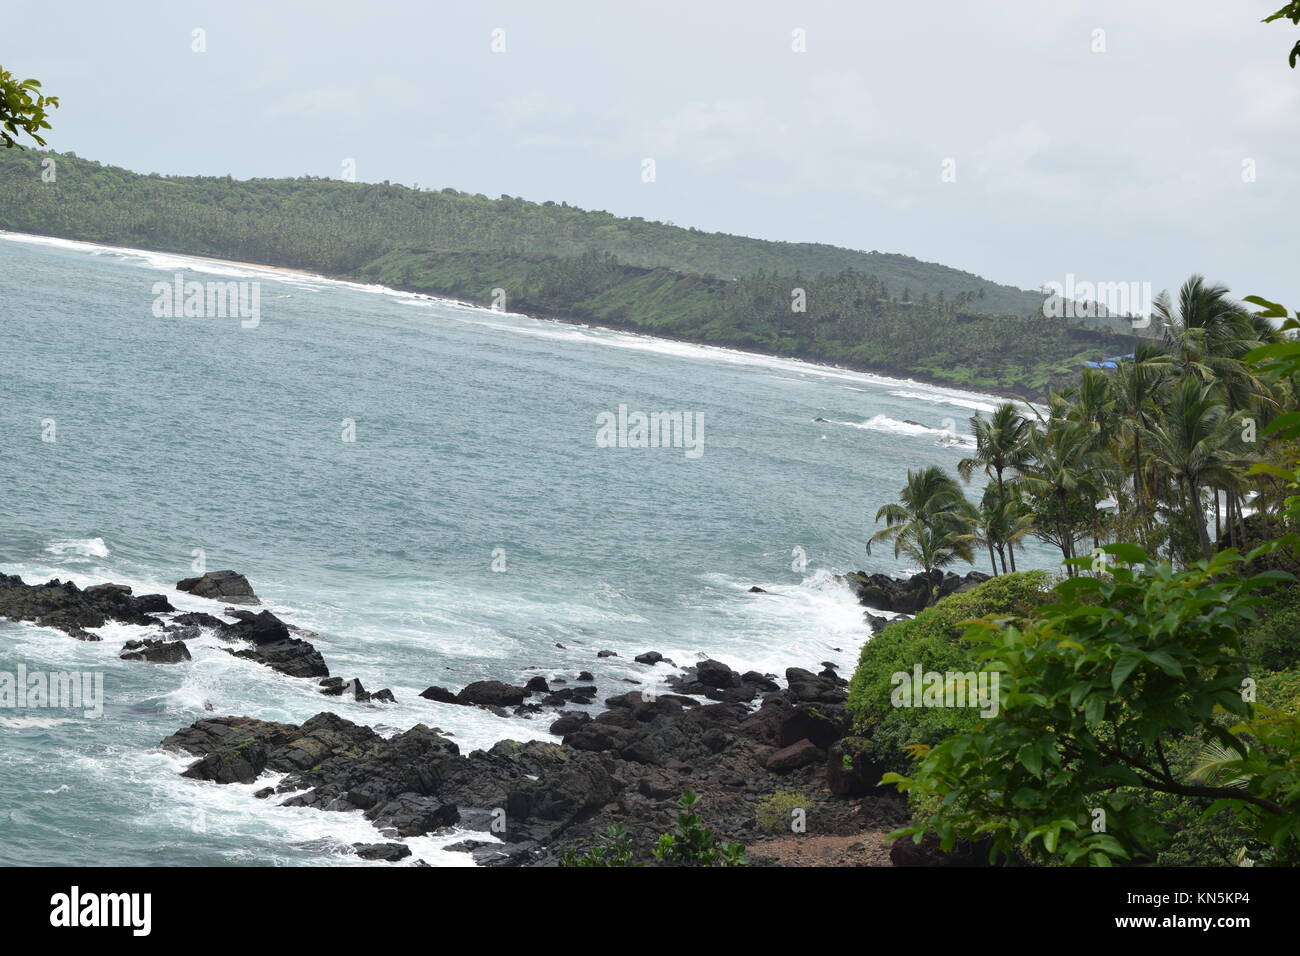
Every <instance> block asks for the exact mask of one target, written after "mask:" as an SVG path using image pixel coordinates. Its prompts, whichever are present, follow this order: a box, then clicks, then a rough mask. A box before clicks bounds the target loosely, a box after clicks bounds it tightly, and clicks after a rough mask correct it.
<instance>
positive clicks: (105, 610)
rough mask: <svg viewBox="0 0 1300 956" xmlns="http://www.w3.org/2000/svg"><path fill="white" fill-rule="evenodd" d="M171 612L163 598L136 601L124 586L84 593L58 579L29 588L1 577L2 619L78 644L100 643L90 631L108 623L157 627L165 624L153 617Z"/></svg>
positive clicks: (100, 587) (15, 579)
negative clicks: (59, 633) (45, 629)
mask: <svg viewBox="0 0 1300 956" xmlns="http://www.w3.org/2000/svg"><path fill="white" fill-rule="evenodd" d="M170 610H173V608H172V606H171V605H170V604H169V603H168V602H167V599H166V598H165V597H163V596H162V595H160V594H146V595H142V596H141V597H134V596H132V593H131V589H130V588H129V587H127V586H126V585H124V584H98V585H95V586H93V587H89V588H86V589H85V590H84V591H83V590H81V589H80V588H79V587H77V585H76V584H74V583H73V582H71V581H66V582H64V581H59V580H58V579H57V578H56V579H54V580H52V581H49V582H47V583H45V584H32V585H29V584H25V583H24V582H23V580H22V578H20V577H18V576H17V575H8V574H0V616H3V617H7V618H10V619H12V620H15V621H33V622H35V623H36V624H38V625H40V626H42V627H52V628H57V629H58V630H61V631H63V632H64V633H65V634H68V635H70V636H72V637H75V638H77V639H78V640H83V641H98V640H99V637H98V636H96V635H94V634H92V633H90V632H89V631H88V630H87V628H96V627H103V626H104V624H105V623H106V622H108V621H118V622H121V623H123V624H138V625H144V626H153V627H157V626H159V625H160V624H161V623H162V622H161V621H159V620H158V619H157V618H156V617H153V616H152V615H153V614H156V613H159V612H162V611H170Z"/></svg>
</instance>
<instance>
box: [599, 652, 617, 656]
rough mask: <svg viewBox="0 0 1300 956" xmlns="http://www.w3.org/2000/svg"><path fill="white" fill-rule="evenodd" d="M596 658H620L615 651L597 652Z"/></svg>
mask: <svg viewBox="0 0 1300 956" xmlns="http://www.w3.org/2000/svg"><path fill="white" fill-rule="evenodd" d="M596 656H597V657H618V654H616V653H615V652H614V651H597V652H596Z"/></svg>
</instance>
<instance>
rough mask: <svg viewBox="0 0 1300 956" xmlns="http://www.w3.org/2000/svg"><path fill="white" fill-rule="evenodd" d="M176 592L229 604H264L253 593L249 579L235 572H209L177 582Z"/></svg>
mask: <svg viewBox="0 0 1300 956" xmlns="http://www.w3.org/2000/svg"><path fill="white" fill-rule="evenodd" d="M176 590H178V591H185V592H187V593H189V594H193V595H194V596H195V597H201V598H210V599H211V600H214V601H225V602H227V603H229V604H261V603H262V602H261V601H260V600H258V597H257V595H256V594H254V593H253V588H252V587H251V586H250V585H249V583H248V578H246V577H244V576H243V575H242V574H237V573H235V572H234V571H209V572H208V573H207V574H204V575H201V576H200V577H197V578H185V579H184V580H181V581H177V582H176Z"/></svg>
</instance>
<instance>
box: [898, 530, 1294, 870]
mask: <svg viewBox="0 0 1300 956" xmlns="http://www.w3.org/2000/svg"><path fill="white" fill-rule="evenodd" d="M1105 550H1106V553H1108V554H1110V555H1111V556H1112V557H1113V558H1114V559H1115V560H1116V561H1117V562H1119V564H1117V565H1116V566H1113V567H1112V570H1111V573H1110V575H1108V576H1104V577H1088V576H1082V577H1077V578H1074V579H1072V580H1070V581H1067V582H1064V583H1062V584H1060V585H1058V586H1057V589H1056V590H1057V594H1058V595H1059V597H1060V600H1059V601H1058V602H1056V603H1054V604H1050V605H1047V606H1045V607H1044V608H1042V609H1040V611H1039V612H1038V613H1037V614H1036V615H1035V616H1034V618H1033V619H1032V620H1031V621H1030V622H1029V623H1028V624H1027V625H1022V624H1018V623H1016V622H1013V621H1008V620H1005V619H1002V620H999V619H996V618H989V619H985V620H983V621H981V622H977V623H976V624H974V625H972V627H971V629H970V630H969V631H968V632H967V637H968V638H969V639H970V640H973V641H976V642H978V643H981V644H983V645H985V648H984V650H982V651H981V652H980V654H979V656H980V658H981V660H982V661H983V662H984V663H983V666H984V667H985V668H986V669H990V670H997V671H999V672H1001V683H1002V690H1003V696H1002V708H1001V711H1000V713H999V714H998V715H997V716H996V717H994V718H992V719H990V720H986V721H982V722H981V726H980V728H979V732H975V733H972V732H959V733H954V734H953V735H952V736H950V737H949V738H948V739H947V740H945V741H943V742H942V743H940V744H939V745H938V746H936V747H934V748H933V749H931V750H930V751H929V752H928V753H926V754H925V755H924V756H923V757H922V758H921V759H920V760H919V761H918V763H917V765H916V767H915V769H914V770H913V772H912V775H911V777H904V776H901V775H899V774H897V773H889V774H886V777H885V781H884V782H894V783H897V784H898V786H899V788H900V789H901V790H912V789H918V788H919V789H920V790H921V791H922V792H923V793H932V794H936V795H938V796H939V797H940V798H941V799H942V801H943V808H944V809H943V811H942V813H941V814H940V815H939V816H937V817H933V818H930V819H926V820H921V821H917V822H916V823H915V824H914V825H913V826H912V827H909V828H907V829H906V830H902V831H899V834H898V835H902V834H905V833H906V834H911V835H913V836H914V838H915V839H918V840H919V839H920V837H921V836H922V835H923V834H924V833H925V832H926V830H927V829H933V830H934V831H935V832H936V833H937V834H938V836H939V838H940V841H941V845H942V846H943V847H945V848H951V847H952V846H953V845H954V843H955V842H956V840H958V839H961V838H965V839H971V838H975V837H977V836H981V835H989V836H991V837H992V839H993V846H994V852H995V854H1000V855H1005V856H1010V855H1011V854H1012V853H1014V852H1015V851H1016V850H1017V848H1018V847H1020V846H1027V847H1029V848H1030V849H1031V850H1032V851H1034V852H1041V853H1042V854H1045V855H1047V856H1049V857H1052V858H1055V859H1058V860H1060V861H1061V862H1063V863H1065V864H1067V865H1079V864H1092V865H1098V866H1108V865H1111V864H1112V863H1114V862H1117V861H1140V860H1142V859H1150V858H1151V857H1152V855H1153V853H1154V851H1155V850H1157V849H1158V848H1159V847H1160V846H1161V845H1162V844H1164V843H1166V842H1167V841H1168V838H1169V834H1168V832H1167V830H1166V829H1165V827H1164V825H1163V824H1162V821H1161V819H1160V818H1159V817H1158V816H1157V815H1156V814H1154V813H1153V812H1152V806H1151V804H1150V803H1149V802H1147V801H1143V800H1141V799H1138V798H1137V792H1138V791H1143V790H1145V791H1153V792H1157V793H1165V794H1174V795H1180V796H1189V797H1205V798H1209V799H1211V800H1212V801H1213V803H1211V805H1210V807H1209V808H1208V810H1207V811H1206V813H1205V815H1204V816H1205V817H1206V818H1209V817H1211V816H1213V815H1214V814H1216V813H1219V812H1226V813H1229V814H1231V816H1232V817H1233V818H1234V819H1235V820H1236V822H1237V823H1238V824H1239V825H1241V826H1242V827H1243V828H1245V829H1246V830H1248V831H1249V833H1250V835H1251V838H1252V843H1251V853H1252V859H1253V860H1255V861H1257V862H1260V863H1281V862H1286V861H1292V862H1295V861H1300V760H1297V758H1296V756H1295V755H1296V754H1297V753H1300V719H1297V718H1296V717H1295V716H1288V715H1286V714H1284V713H1282V712H1280V711H1277V710H1274V709H1271V708H1268V707H1267V706H1266V705H1260V704H1250V703H1248V702H1247V701H1246V700H1245V699H1244V695H1243V687H1244V686H1246V685H1245V684H1244V681H1245V679H1246V676H1247V672H1246V667H1245V664H1244V662H1243V659H1242V657H1241V655H1240V652H1239V633H1240V631H1241V629H1242V628H1243V627H1244V626H1246V625H1247V624H1249V623H1250V622H1252V621H1253V620H1255V618H1256V612H1255V607H1256V606H1257V605H1259V604H1260V603H1261V602H1262V600H1263V599H1262V598H1260V597H1258V596H1257V595H1256V594H1255V592H1256V591H1258V590H1259V589H1261V588H1263V587H1267V586H1272V585H1274V584H1276V583H1277V580H1278V579H1279V577H1281V576H1283V575H1282V574H1281V572H1265V573H1263V574H1260V575H1255V576H1253V577H1251V578H1248V579H1243V578H1241V577H1239V576H1238V575H1236V574H1235V573H1234V566H1235V565H1237V564H1238V563H1240V561H1241V560H1242V559H1241V556H1240V555H1239V554H1237V553H1236V552H1235V551H1232V550H1228V551H1225V552H1221V553H1219V554H1218V555H1216V556H1215V557H1214V558H1213V559H1212V560H1210V561H1202V562H1198V563H1197V564H1196V565H1195V566H1193V567H1191V568H1189V569H1187V570H1184V571H1176V570H1174V569H1173V568H1171V567H1170V566H1168V565H1163V564H1158V563H1156V562H1154V561H1152V560H1150V559H1149V557H1148V556H1147V555H1146V553H1145V552H1144V551H1142V549H1140V548H1137V547H1134V546H1131V545H1108V546H1107V547H1106V549H1105ZM1221 714H1228V715H1232V716H1233V717H1235V718H1237V722H1236V723H1235V724H1234V725H1232V726H1230V727H1228V728H1225V727H1224V726H1223V725H1222V723H1221V720H1220V716H1219V715H1221ZM1198 734H1199V735H1203V736H1204V737H1205V738H1206V739H1207V740H1217V741H1218V742H1220V743H1222V744H1223V745H1224V746H1225V747H1227V748H1230V749H1231V750H1232V751H1233V757H1234V759H1229V760H1226V761H1223V762H1222V763H1221V765H1220V767H1219V769H1220V770H1221V771H1222V772H1223V773H1226V774H1228V775H1229V777H1230V778H1231V779H1232V780H1233V781H1234V782H1233V783H1230V784H1227V785H1222V784H1220V785H1213V784H1209V783H1200V782H1194V781H1192V780H1189V779H1188V778H1186V777H1182V776H1180V775H1179V774H1178V773H1176V772H1175V770H1174V768H1173V767H1172V765H1171V764H1170V761H1169V753H1168V746H1167V743H1166V742H1167V741H1169V740H1171V739H1179V738H1181V737H1186V736H1194V735H1198ZM1238 778H1239V779H1240V780H1241V781H1242V782H1241V783H1236V782H1235V781H1236V780H1237V779H1238ZM1098 811H1100V816H1099V814H1098ZM1098 819H1101V820H1103V821H1104V828H1102V829H1097V828H1096V821H1097V820H1098Z"/></svg>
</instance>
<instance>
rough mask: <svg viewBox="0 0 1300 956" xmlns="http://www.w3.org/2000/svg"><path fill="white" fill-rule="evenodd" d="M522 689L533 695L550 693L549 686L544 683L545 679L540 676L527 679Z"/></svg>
mask: <svg viewBox="0 0 1300 956" xmlns="http://www.w3.org/2000/svg"><path fill="white" fill-rule="evenodd" d="M524 689H525V690H527V691H531V692H532V693H534V694H549V693H550V692H551V688H550V685H549V684H547V683H546V678H545V677H542V676H541V675H540V674H539V675H537V676H536V677H530V678H528V683H526V684H524Z"/></svg>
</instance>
